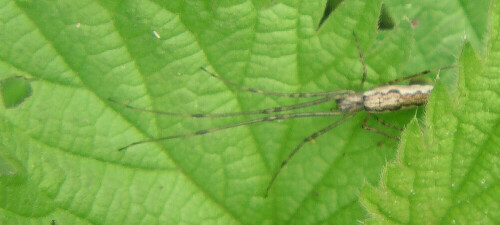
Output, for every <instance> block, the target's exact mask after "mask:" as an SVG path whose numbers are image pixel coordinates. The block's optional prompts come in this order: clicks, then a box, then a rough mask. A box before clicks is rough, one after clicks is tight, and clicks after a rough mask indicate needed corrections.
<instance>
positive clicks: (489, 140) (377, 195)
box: [361, 4, 500, 224]
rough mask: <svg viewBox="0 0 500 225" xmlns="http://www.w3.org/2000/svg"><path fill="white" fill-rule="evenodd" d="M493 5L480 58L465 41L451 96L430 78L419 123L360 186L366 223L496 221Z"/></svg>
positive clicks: (499, 189) (499, 119)
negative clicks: (374, 181)
mask: <svg viewBox="0 0 500 225" xmlns="http://www.w3.org/2000/svg"><path fill="white" fill-rule="evenodd" d="M499 19H500V5H499V4H495V6H494V7H493V9H492V19H491V21H493V26H492V31H491V35H492V38H491V41H490V43H489V45H488V53H487V54H488V58H485V59H481V58H480V57H479V56H478V55H477V54H476V53H475V51H474V49H473V47H472V45H471V44H469V43H467V44H466V45H465V47H464V50H463V52H462V55H461V57H460V62H459V67H460V73H459V81H458V83H459V84H458V91H457V93H456V94H455V95H453V97H450V94H449V93H448V91H447V88H446V87H445V86H444V85H443V84H442V83H441V82H438V84H437V85H436V87H435V88H434V91H433V94H432V97H431V99H430V100H429V103H428V104H427V112H426V115H425V118H424V121H423V123H422V125H420V123H419V122H418V121H417V119H416V118H415V119H413V120H412V122H411V123H410V124H409V125H408V126H407V129H406V131H405V132H404V134H403V138H402V142H401V145H400V146H399V150H398V156H397V160H395V161H394V162H391V163H389V164H388V165H387V167H386V168H385V170H384V173H383V175H382V180H381V182H380V183H379V185H378V186H371V185H368V186H366V187H365V188H364V189H363V191H362V198H361V199H362V202H363V203H364V205H365V206H366V207H367V209H368V211H369V212H370V214H371V217H372V218H370V219H368V220H367V224H498V223H499V218H500V210H499V209H500V199H499V198H498V197H497V196H499V194H500V185H499V183H500V179H499V178H500V169H499V168H500V158H499V157H500V148H499V147H498V146H500V116H499V115H500V108H499V107H498V106H499V104H498V102H500V98H499V96H500V95H499V90H500V76H499V71H498V66H499V62H500V61H499V59H500V58H499V56H500V48H499V43H500V39H499V37H500V36H499V35H498V34H499V31H500V22H499V21H500V20H499Z"/></svg>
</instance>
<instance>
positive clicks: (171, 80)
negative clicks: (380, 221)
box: [0, 0, 498, 224]
mask: <svg viewBox="0 0 500 225" xmlns="http://www.w3.org/2000/svg"><path fill="white" fill-rule="evenodd" d="M419 2H420V1H415V3H413V4H414V6H415V7H416V8H419V9H421V8H424V7H423V6H422V7H420V5H419V4H420V3H419ZM451 3H453V2H452V1H444V2H440V3H439V6H440V7H437V6H436V10H434V11H433V13H434V12H435V14H433V16H432V17H427V16H426V15H422V14H418V13H416V14H407V15H406V17H408V19H399V18H400V17H401V18H402V17H403V15H404V12H403V11H401V12H395V11H394V10H393V9H394V6H392V5H390V2H387V3H386V9H387V10H386V11H387V12H388V13H389V14H390V15H389V17H390V18H392V20H393V21H394V22H395V27H394V29H391V30H383V31H378V30H377V25H378V18H379V15H380V12H381V8H382V2H381V1H379V0H378V1H364V0H348V1H344V2H342V3H340V4H339V5H338V6H337V7H336V8H335V9H334V11H333V12H332V13H331V14H330V15H329V16H328V17H324V15H323V13H324V12H325V7H326V5H327V2H326V1H324V0H314V1H307V2H306V1H272V0H267V1H258V0H253V1H196V0H187V1H175V0H172V1H170V0H169V1H137V0H123V1H95V0H87V1H70V0H59V1H26V0H19V1H13V0H0V40H1V43H2V44H1V45H0V71H2V73H0V79H5V78H8V77H10V76H12V74H22V76H23V77H27V79H36V80H37V81H36V82H32V83H31V86H32V89H33V95H32V96H31V97H30V98H26V99H24V102H23V103H22V104H20V105H19V106H18V107H15V108H10V109H6V108H3V106H2V108H0V150H1V151H2V153H0V163H1V165H6V166H4V167H2V168H0V169H3V170H2V171H1V172H2V173H0V176H3V175H5V174H12V173H15V174H18V177H19V179H17V178H16V179H14V181H13V180H12V179H10V178H6V177H0V179H2V180H1V181H2V182H0V224H50V223H51V221H52V220H55V221H56V223H57V224H212V223H214V224H215V223H218V224H356V223H358V221H362V220H364V219H366V218H367V216H368V214H367V212H366V209H365V208H364V207H363V205H362V204H361V203H360V199H359V193H360V190H361V188H362V186H363V185H364V184H365V183H368V184H371V185H375V184H376V183H378V182H379V179H380V173H381V169H382V168H384V165H385V164H386V162H387V161H392V160H393V159H394V158H395V156H396V152H395V149H396V148H397V146H398V145H399V144H400V143H398V142H397V141H394V140H392V139H389V138H387V137H385V136H381V135H378V134H375V133H372V132H368V131H365V130H363V129H362V128H361V124H362V121H363V118H364V115H365V114H364V113H360V114H358V115H356V116H354V117H353V118H352V119H350V120H349V121H348V122H346V123H344V124H342V125H341V126H339V127H337V128H336V129H334V130H332V131H330V132H329V133H327V134H325V135H323V136H321V137H319V138H317V139H316V140H314V142H313V143H308V144H306V145H305V146H304V148H303V149H302V150H301V151H300V152H298V153H297V154H296V155H295V156H294V158H293V159H292V160H291V161H290V162H289V163H288V165H287V166H286V167H285V168H284V169H283V170H282V172H281V173H280V175H279V176H278V178H277V180H276V182H275V184H274V185H273V186H272V188H271V190H270V193H269V197H268V198H264V197H263V195H264V192H265V189H266V187H267V185H268V183H269V181H270V179H271V176H272V174H273V173H274V172H275V171H277V169H278V168H279V166H280V164H281V162H282V160H283V159H285V158H286V157H287V155H289V153H290V152H291V151H292V150H293V149H294V148H295V146H297V145H298V144H299V143H300V142H301V141H302V140H303V139H304V138H307V137H308V136H310V135H311V134H312V133H314V132H316V131H318V130H320V129H321V128H323V127H325V126H327V125H328V124H331V123H333V122H335V121H337V120H338V119H339V117H334V118H304V119H297V120H284V121H279V122H266V123H261V124H255V125H251V126H243V127H238V128H233V129H228V130H224V131H219V132H214V133H210V134H205V135H201V136H197V137H188V138H182V139H173V140H169V141H162V142H152V143H147V144H141V145H136V146H134V147H131V148H128V149H126V150H125V151H117V149H118V148H120V147H123V146H126V145H128V144H130V143H132V142H135V141H141V140H150V139H153V138H158V137H162V136H165V135H177V134H183V133H188V132H194V131H198V130H200V129H206V128H212V127H217V126H222V125H226V124H231V123H235V122H239V121H244V120H249V119H253V118H254V117H252V116H245V117H232V118H220V119H206V118H205V119H202V118H181V117H169V116H161V115H158V114H152V113H147V112H142V111H137V110H131V109H129V108H125V107H122V106H120V105H118V104H114V103H112V102H110V101H108V99H109V98H112V99H115V100H119V101H121V102H125V103H127V104H130V105H133V106H135V107H141V108H147V109H153V110H160V111H169V112H180V113H220V112H238V111H247V110H254V109H263V108H268V107H274V106H277V105H289V104H294V103H298V102H302V101H304V100H300V99H289V98H279V97H272V96H265V95H257V94H253V93H248V92H245V91H242V90H239V89H237V88H235V87H233V86H230V85H227V84H226V83H224V82H221V81H219V80H217V79H214V78H212V77H210V76H208V75H207V74H206V73H205V72H203V71H201V70H200V67H205V68H207V69H208V70H209V71H212V72H214V73H216V74H217V75H219V76H221V77H223V78H225V79H228V80H230V81H232V82H235V83H237V84H240V85H247V86H251V87H254V88H258V89H263V90H269V91H276V92H323V91H329V90H340V89H351V90H358V88H359V85H360V82H361V79H362V72H363V68H362V66H361V63H360V59H359V54H358V50H357V47H356V43H355V41H354V36H353V33H355V34H356V36H357V37H358V38H359V41H360V45H361V49H362V52H363V54H364V56H365V59H366V63H367V69H368V77H367V81H366V83H365V85H364V89H369V88H371V87H374V86H375V85H377V84H381V83H383V82H386V81H390V80H393V79H395V78H398V77H401V76H403V75H408V74H410V73H413V72H419V70H420V69H421V70H425V69H431V68H437V67H441V66H448V65H451V64H454V61H455V59H454V56H455V55H458V54H459V53H460V48H461V46H462V42H463V40H462V38H461V37H462V36H463V33H464V31H465V33H466V34H468V32H470V30H473V29H468V28H475V30H476V33H478V34H479V33H480V32H479V31H481V30H483V28H482V27H487V19H485V18H487V16H488V14H487V10H488V8H487V7H483V5H484V4H478V5H477V6H473V5H471V6H470V7H467V9H468V10H467V12H468V13H467V15H468V16H467V17H460V16H457V13H458V15H463V11H464V8H461V7H454V8H451V9H447V8H446V10H444V7H442V6H441V4H442V5H447V4H448V5H449V4H451ZM425 4H426V5H425V6H426V7H429V5H430V3H425ZM469 8H470V9H469ZM469 12H470V13H469ZM460 13H462V14H460ZM396 17H397V18H398V19H395V18H396ZM322 20H323V22H322V23H321V21H322ZM414 20H418V21H419V25H418V26H416V27H413V26H412V25H411V21H414ZM441 21H454V22H456V23H455V24H456V26H453V29H451V28H450V29H448V30H447V29H441V28H442V27H443V26H449V25H447V24H448V23H446V24H443V23H442V22H441ZM457 21H458V22H457ZM471 21H474V23H472V22H471ZM320 24H321V25H320ZM449 27H452V26H449ZM425 33H427V34H433V35H434V34H436V35H435V36H433V35H430V36H432V38H431V37H430V36H426V35H423V34H425ZM458 33H460V34H461V35H462V36H460V38H457V37H458V36H457V34H458ZM437 34H439V35H437ZM449 37H453V38H449ZM483 39H485V38H484V35H482V34H481V35H477V40H476V42H477V43H476V44H477V45H480V43H482V42H484V40H483ZM471 42H472V41H471ZM472 43H474V42H472ZM414 46H416V47H414ZM445 47H449V48H445ZM474 47H476V46H474ZM415 52H417V53H418V54H417V53H415ZM424 59H425V60H424ZM497 61H498V60H497ZM461 68H466V67H461ZM404 71H407V72H404ZM454 74H455V72H454V71H453V70H448V71H441V72H440V77H442V78H443V82H442V83H445V84H447V85H448V84H450V82H452V81H453V77H454V76H453V75H454ZM435 76H436V74H435V73H434V74H431V75H430V76H429V77H435ZM450 77H451V79H450ZM493 78H494V77H493ZM493 78H492V79H493ZM445 80H446V81H448V82H444V81H445ZM470 82H472V83H469V84H470V87H471V88H472V89H466V90H467V93H469V92H470V94H471V96H472V92H471V91H470V90H475V89H474V88H473V87H477V86H476V85H487V84H488V82H480V83H477V82H475V81H470ZM465 83H466V82H465ZM459 86H460V85H459ZM462 86H463V85H462ZM461 88H462V87H461ZM480 88H481V90H497V89H485V88H483V87H480ZM437 89H438V90H443V89H446V88H445V87H444V84H439V85H438V87H437ZM459 90H460V91H462V90H463V89H459ZM440 92H441V91H438V92H437V94H436V95H435V96H434V97H433V98H434V99H433V100H432V101H431V107H432V105H435V104H436V103H434V102H436V101H437V100H436V99H441V98H443V97H436V96H438V94H439V93H440ZM452 93H453V92H452ZM460 93H462V92H460ZM439 96H442V95H439ZM441 100H442V99H441ZM491 101H493V100H491ZM476 102H478V101H477V100H476ZM473 103H474V102H472V101H471V104H472V105H473ZM449 104H450V105H452V106H455V105H456V104H455V103H454V102H451V103H449ZM457 104H458V103H457ZM461 104H462V103H460V106H461ZM477 105H478V107H480V106H481V104H477ZM443 106H444V105H443ZM489 106H491V107H493V106H496V105H495V104H493V103H491V104H490V105H489ZM334 107H335V104H324V105H321V106H315V107H312V108H310V109H304V110H302V111H329V110H330V109H331V108H334ZM436 107H437V106H436ZM441 107H442V106H441ZM442 110H444V109H442ZM448 110H450V109H448ZM464 110H465V108H464ZM298 111H301V110H298ZM430 111H431V110H429V112H428V114H427V115H431V113H430ZM417 112H418V113H417V114H418V115H422V113H420V112H421V111H417ZM452 112H453V113H455V111H452ZM474 112H476V111H474ZM477 112H479V111H477ZM491 112H495V111H494V110H493V109H492V111H491ZM463 114H464V115H467V113H466V112H463ZM414 115H415V110H408V111H402V112H396V113H391V114H386V115H381V116H380V117H381V118H383V119H384V120H387V121H388V122H390V123H392V124H397V125H400V126H404V125H406V124H408V122H409V121H410V119H411V118H412V117H413V116H414ZM454 115H455V114H454ZM439 117H440V116H439V115H438V116H436V119H437V118H439ZM454 118H457V119H456V123H455V124H460V123H461V121H462V119H461V118H459V117H458V114H457V116H455V117H454ZM474 121H475V119H474ZM478 121H479V120H478ZM431 122H432V121H431ZM414 123H415V122H412V123H410V125H409V126H410V128H409V129H407V130H408V131H409V130H411V126H416V124H414ZM469 124H473V123H469ZM369 125H373V126H377V125H376V123H374V122H373V121H370V122H369ZM452 125H453V123H451V124H446V126H444V127H448V126H452ZM464 126H465V125H464ZM379 128H381V129H384V127H379ZM417 128H418V127H417ZM480 128H482V127H478V130H481V131H482V132H485V133H483V134H484V136H483V137H481V138H485V139H488V137H489V136H488V134H489V133H486V132H487V131H488V130H484V131H483V130H482V129H480ZM461 129H462V128H461ZM463 129H465V128H463ZM467 129H469V128H467ZM413 130H416V131H419V130H418V129H415V128H413ZM408 131H407V133H405V134H404V135H405V136H404V137H403V140H404V141H403V142H402V143H401V145H403V144H404V143H409V142H408V141H407V140H409V139H410V138H408V137H407V136H408V135H409V134H408ZM458 131H460V129H458V128H457V132H458ZM388 132H392V133H391V134H393V135H399V134H398V133H397V132H395V131H394V132H393V131H391V130H389V131H388ZM440 132H442V131H440ZM425 134H426V133H425ZM440 135H443V134H442V133H440ZM450 135H452V134H450ZM461 135H462V136H463V137H464V138H465V139H464V140H465V141H470V140H479V141H481V140H482V139H471V138H470V137H465V136H466V135H469V133H467V132H466V130H463V131H461ZM424 137H427V136H424ZM426 140H427V139H426ZM488 140H490V139H488ZM405 141H406V142H405ZM456 143H459V142H456ZM479 143H483V142H479ZM488 143H490V146H493V144H494V142H488ZM469 145H473V144H469ZM474 146H475V145H474ZM466 147H470V146H468V145H466ZM466 147H464V149H465V148H466ZM491 148H493V147H491ZM477 152H478V153H477V154H479V153H481V151H477ZM465 156H467V155H463V156H462V157H465ZM412 160H417V159H412ZM464 160H465V159H464ZM456 162H457V163H461V162H462V161H456ZM464 162H465V163H466V164H464V165H467V166H470V165H474V162H469V161H464ZM460 165H461V164H460ZM5 171H7V172H5ZM9 171H10V172H9ZM394 174H402V175H405V174H412V173H411V171H406V170H402V171H394ZM385 177H389V176H388V175H385ZM4 178H5V179H4ZM417 178H418V177H417V176H415V177H414V178H412V179H417ZM408 179H409V178H408ZM450 179H451V178H450ZM453 179H456V180H457V181H458V180H460V177H454V178H453ZM457 184H458V183H457ZM487 184H489V185H494V183H487ZM393 185H397V183H395V184H393ZM492 187H494V186H492ZM399 189H400V192H402V193H406V194H407V195H409V194H408V191H407V189H405V188H404V187H400V188H399ZM375 196H376V195H373V196H372V197H373V198H375ZM465 196H466V195H465ZM367 205H368V204H367ZM394 207H397V205H394ZM368 209H369V210H371V208H370V207H368ZM458 209H459V208H455V210H458ZM370 212H371V211H370ZM398 213H399V212H398ZM400 214H401V215H404V212H402V211H401V212H400ZM450 218H451V217H450ZM408 220H409V219H408Z"/></svg>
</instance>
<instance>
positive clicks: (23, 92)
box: [0, 76, 32, 108]
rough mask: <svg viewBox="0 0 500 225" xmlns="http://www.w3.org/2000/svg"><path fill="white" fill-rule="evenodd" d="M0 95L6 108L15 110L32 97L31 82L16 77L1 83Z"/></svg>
mask: <svg viewBox="0 0 500 225" xmlns="http://www.w3.org/2000/svg"><path fill="white" fill-rule="evenodd" d="M0 93H1V95H2V98H3V104H4V106H5V108H13V107H16V106H18V105H19V104H21V103H22V102H23V101H24V100H25V99H26V98H28V97H30V96H31V93H32V89H31V82H30V80H29V79H26V78H24V77H21V76H14V77H10V78H6V79H4V80H2V81H0Z"/></svg>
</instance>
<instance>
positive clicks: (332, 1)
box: [316, 0, 344, 30]
mask: <svg viewBox="0 0 500 225" xmlns="http://www.w3.org/2000/svg"><path fill="white" fill-rule="evenodd" d="M343 1H344V0H328V1H327V2H326V7H325V12H323V17H322V18H321V20H320V21H319V25H318V29H319V28H320V27H321V25H323V23H324V22H325V21H326V19H327V18H328V17H329V16H330V14H332V12H333V11H334V10H335V9H336V8H337V6H338V5H339V4H340V3H342V2H343ZM318 29H316V30H318Z"/></svg>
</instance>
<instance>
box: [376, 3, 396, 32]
mask: <svg viewBox="0 0 500 225" xmlns="http://www.w3.org/2000/svg"><path fill="white" fill-rule="evenodd" d="M392 28H394V22H393V21H392V18H391V16H390V15H389V12H387V9H386V8H385V5H382V11H381V12H380V17H379V19H378V29H379V30H390V29H392Z"/></svg>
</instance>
